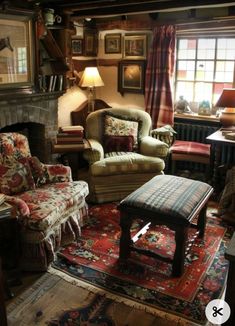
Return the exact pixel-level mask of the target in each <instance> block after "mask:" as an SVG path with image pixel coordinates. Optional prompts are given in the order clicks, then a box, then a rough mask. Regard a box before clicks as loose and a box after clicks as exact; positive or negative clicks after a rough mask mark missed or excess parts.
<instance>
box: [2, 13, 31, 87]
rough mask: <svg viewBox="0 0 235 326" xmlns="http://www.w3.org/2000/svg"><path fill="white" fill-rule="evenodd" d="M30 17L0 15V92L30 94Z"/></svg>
mask: <svg viewBox="0 0 235 326" xmlns="http://www.w3.org/2000/svg"><path fill="white" fill-rule="evenodd" d="M32 26H33V24H32V17H31V16H25V15H22V16H21V15H8V14H4V15H2V14H0V90H7V89H13V88H14V89H15V90H17V91H19V92H21V91H22V92H26V91H27V90H28V91H30V92H31V90H32V87H33V80H34V69H33V66H34V65H33V58H34V48H33V35H32V29H33V27H32Z"/></svg>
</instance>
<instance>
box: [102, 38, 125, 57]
mask: <svg viewBox="0 0 235 326" xmlns="http://www.w3.org/2000/svg"><path fill="white" fill-rule="evenodd" d="M121 40H122V35H121V34H106V35H105V37H104V52H105V53H121Z"/></svg>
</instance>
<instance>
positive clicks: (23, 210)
mask: <svg viewBox="0 0 235 326" xmlns="http://www.w3.org/2000/svg"><path fill="white" fill-rule="evenodd" d="M5 201H6V202H7V203H8V204H10V205H12V206H13V207H14V210H15V211H16V213H17V214H19V215H20V216H29V214H30V210H29V207H28V205H27V204H26V202H25V201H24V200H23V199H21V198H17V197H14V196H7V195H5Z"/></svg>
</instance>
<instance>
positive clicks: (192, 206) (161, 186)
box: [120, 175, 213, 224]
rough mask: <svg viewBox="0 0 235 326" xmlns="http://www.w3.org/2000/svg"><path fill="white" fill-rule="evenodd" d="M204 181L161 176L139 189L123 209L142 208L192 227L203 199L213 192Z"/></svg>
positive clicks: (123, 204)
mask: <svg viewBox="0 0 235 326" xmlns="http://www.w3.org/2000/svg"><path fill="white" fill-rule="evenodd" d="M212 189H213V188H212V187H211V186H210V185H209V184H207V183H204V182H201V181H197V180H191V179H187V178H183V177H176V176H171V175H158V176H156V177H154V178H152V179H151V180H150V181H148V182H147V183H145V184H144V185H143V186H141V187H140V188H138V189H137V190H135V191H134V192H133V193H131V194H130V195H129V196H127V197H126V198H125V199H123V200H122V201H121V203H120V207H125V206H129V207H135V208H142V209H145V210H146V211H150V212H155V213H156V214H160V215H165V218H166V219H171V220H173V219H175V222H176V221H177V223H178V224H180V223H181V224H188V221H189V220H190V218H191V216H192V215H193V214H194V212H195V211H196V210H197V208H198V207H199V205H200V203H201V202H202V200H203V199H204V198H205V197H206V196H207V195H208V194H209V193H211V191H212Z"/></svg>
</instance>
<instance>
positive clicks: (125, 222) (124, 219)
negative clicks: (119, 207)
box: [119, 212, 132, 259]
mask: <svg viewBox="0 0 235 326" xmlns="http://www.w3.org/2000/svg"><path fill="white" fill-rule="evenodd" d="M131 225H132V218H131V217H130V216H128V214H126V213H123V212H121V217H120V227H121V237H120V245H119V250H120V251H119V258H120V259H127V258H128V257H129V256H130V252H131V249H130V246H131V244H132V240H131V233H130V228H131Z"/></svg>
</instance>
